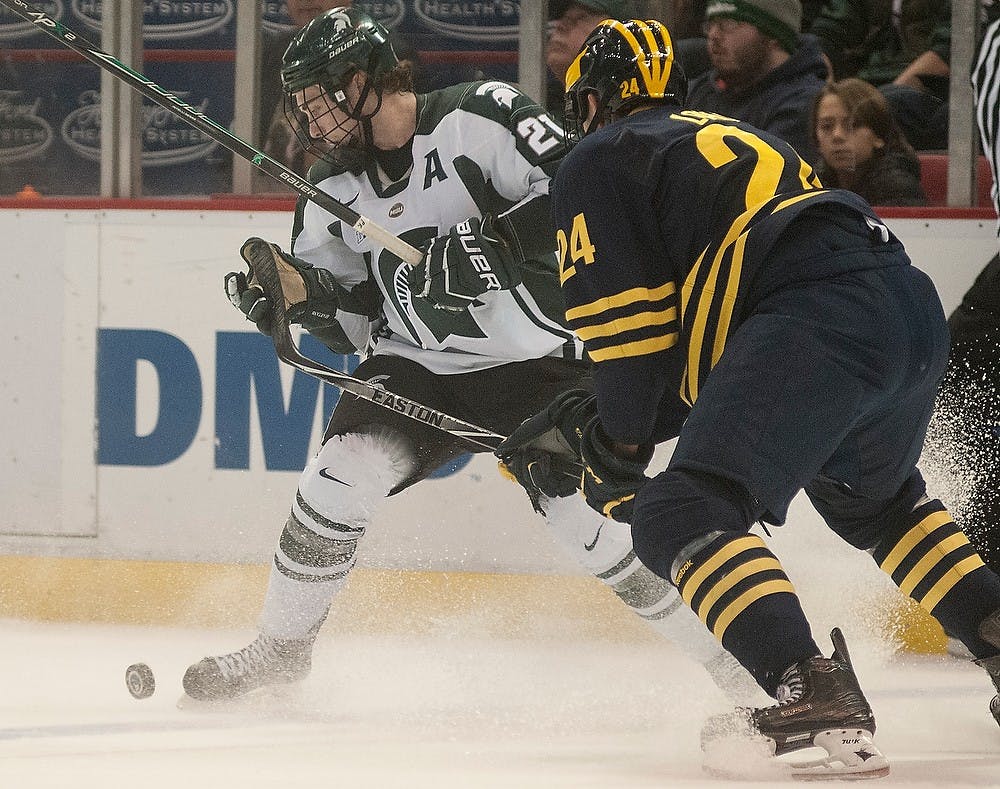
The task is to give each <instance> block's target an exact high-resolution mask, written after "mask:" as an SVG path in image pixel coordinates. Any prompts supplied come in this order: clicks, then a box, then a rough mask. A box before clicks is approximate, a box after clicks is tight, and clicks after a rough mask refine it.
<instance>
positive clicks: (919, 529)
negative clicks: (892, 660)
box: [872, 499, 1000, 658]
mask: <svg viewBox="0 0 1000 789" xmlns="http://www.w3.org/2000/svg"><path fill="white" fill-rule="evenodd" d="M872 555H873V556H874V558H875V561H876V562H877V563H878V566H879V567H881V568H882V570H883V571H884V572H885V573H886V574H888V575H889V576H890V577H891V578H892V580H893V582H894V583H895V584H896V586H898V587H899V588H900V589H901V590H902V591H903V592H905V593H906V594H907V595H909V596H910V597H911V598H913V599H914V600H916V601H917V602H918V603H919V604H920V606H921V607H922V608H924V609H925V610H926V611H928V612H930V614H931V615H932V616H933V617H934V618H935V619H937V620H938V621H939V622H940V623H941V625H942V626H943V627H944V629H945V630H946V631H947V632H948V634H949V635H951V636H954V637H955V638H958V639H959V640H960V641H961V642H962V643H963V644H965V646H966V647H968V649H969V651H970V652H972V654H973V655H975V656H976V657H978V658H984V657H992V656H993V655H995V654H996V653H997V647H996V646H995V645H994V644H991V643H989V642H987V641H984V640H983V639H982V638H981V637H980V635H979V625H980V623H982V622H983V621H984V620H985V619H986V618H987V617H988V616H990V615H991V614H992V613H994V612H995V611H997V610H998V609H1000V577H997V575H996V574H994V573H993V572H992V571H991V570H990V569H989V568H987V567H986V565H985V563H984V562H983V560H982V558H981V557H980V556H979V554H978V553H976V549H975V548H974V547H973V546H972V545H971V543H970V542H969V539H968V537H966V536H965V534H964V533H963V532H962V531H961V530H960V529H959V528H958V527H957V526H956V525H955V523H954V522H953V521H952V518H951V515H949V514H948V511H947V510H946V509H945V507H944V505H943V504H942V503H941V502H940V501H939V500H937V499H934V500H932V501H926V502H923V503H920V504H919V505H918V506H917V507H916V508H915V509H914V510H913V512H911V513H910V514H909V516H908V517H907V518H905V519H904V520H903V522H902V523H901V524H900V525H899V527H898V528H896V529H894V530H893V531H892V532H890V533H889V534H888V535H887V536H886V538H885V539H884V540H883V541H882V542H881V543H880V544H879V545H878V546H877V547H876V548H875V550H874V551H873V552H872Z"/></svg>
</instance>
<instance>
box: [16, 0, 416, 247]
mask: <svg viewBox="0 0 1000 789" xmlns="http://www.w3.org/2000/svg"><path fill="white" fill-rule="evenodd" d="M0 5H2V6H4V7H6V8H8V9H9V10H10V11H11V12H12V13H14V14H16V15H17V16H19V17H20V18H21V19H23V20H25V21H26V22H31V23H32V24H34V25H35V26H36V27H38V29H39V30H41V31H43V32H44V33H47V34H48V35H50V36H51V37H52V38H54V39H56V41H58V42H60V43H61V44H63V45H64V46H67V47H69V48H70V49H72V50H73V51H74V52H76V53H78V54H79V55H82V56H83V57H84V58H85V59H86V60H89V61H90V62H91V63H94V64H95V65H97V66H99V67H100V68H102V69H104V70H105V71H107V72H109V73H110V74H112V75H113V76H115V77H117V78H118V79H120V80H121V81H122V82H125V83H126V84H127V85H129V86H131V87H132V88H133V89H135V90H136V91H138V92H139V93H141V94H142V95H143V96H145V97H146V98H147V99H149V100H150V101H154V102H156V103H157V104H159V105H160V106H161V107H163V108H164V109H166V110H168V111H169V112H172V113H173V114H174V115H176V116H178V117H179V118H182V119H184V120H185V121H187V122H188V123H190V124H191V125H192V126H194V127H195V128H196V129H198V130H199V131H202V132H204V133H205V134H206V135H207V136H208V137H210V138H211V139H213V140H215V141H216V142H217V143H219V145H221V146H223V147H224V148H227V149H228V150H230V151H232V152H233V153H234V154H236V155H237V156H240V157H242V158H243V159H246V160H247V161H249V162H250V163H251V164H253V165H254V166H255V167H257V168H258V169H259V170H262V171H263V172H265V173H267V174H268V175H269V176H271V177H272V178H274V179H275V180H276V181H280V182H281V183H283V184H286V185H288V186H290V187H292V188H293V189H294V190H295V191H297V192H298V193H299V194H300V195H301V196H302V197H304V198H305V199H307V200H310V201H312V202H313V203H315V204H316V205H318V206H319V207H320V208H322V209H323V210H324V211H328V212H329V213H331V214H333V216H335V217H337V219H339V220H341V221H342V222H344V223H345V224H347V225H350V226H351V228H353V229H354V230H356V231H357V232H359V233H361V234H363V235H365V236H367V237H368V238H371V239H372V240H374V241H377V242H378V243H379V244H381V245H382V246H383V247H385V248H386V249H388V250H389V251H390V252H392V253H393V254H394V255H396V256H397V257H399V258H400V259H402V260H403V261H405V262H406V263H409V264H410V265H416V264H417V263H419V262H420V261H421V260H422V259H423V255H422V254H421V252H420V250H418V249H417V248H416V247H413V246H411V245H410V244H407V243H406V242H405V241H403V239H401V238H399V236H396V235H393V234H392V233H390V232H389V231H388V230H386V229H385V228H384V227H382V226H381V225H378V224H376V223H375V222H372V221H371V220H370V219H368V218H367V217H365V216H362V215H361V214H359V213H358V212H357V211H355V210H354V209H352V208H351V207H350V206H347V205H345V204H344V203H342V202H340V201H339V200H337V199H336V198H335V197H333V196H332V195H329V194H327V193H326V192H324V191H323V190H322V189H319V188H318V187H316V186H314V185H313V184H311V183H310V182H309V181H307V180H306V179H305V178H302V177H301V176H299V175H297V174H296V173H295V172H293V171H292V170H289V169H288V168H287V167H285V165H283V164H282V163H281V162H279V161H278V160H276V159H273V158H271V157H270V156H268V155H267V154H266V153H264V152H263V151H259V150H257V149H256V148H254V147H253V146H251V145H250V144H249V143H247V142H245V141H244V140H242V139H240V138H239V137H237V136H236V135H235V134H233V133H232V132H231V131H229V129H227V128H226V127H225V126H221V125H219V124H218V123H216V122H215V121H213V120H212V119H211V118H209V117H208V116H207V115H205V114H204V113H202V112H201V111H200V110H197V109H195V108H194V107H192V106H191V105H190V104H186V103H184V102H183V101H181V100H180V99H179V98H177V97H176V96H175V95H173V94H172V93H170V92H169V91H168V90H165V89H164V88H162V87H160V86H159V85H157V84H156V83H155V82H153V81H152V80H151V79H149V77H147V76H145V75H143V74H140V73H139V72H138V71H133V70H132V69H131V68H129V67H128V66H126V65H125V64H124V63H122V62H121V61H120V60H118V59H117V58H116V57H114V56H113V55H110V54H108V53H107V52H104V51H102V50H100V49H98V48H97V47H95V46H94V45H93V44H91V43H90V42H89V41H87V40H86V39H83V38H81V37H80V36H78V35H77V34H76V33H74V32H73V31H72V30H70V29H69V28H67V27H66V26H65V25H64V24H63V23H62V22H58V21H56V20H55V19H53V18H52V17H50V16H47V15H46V14H44V13H42V12H41V11H39V10H38V9H37V8H35V7H33V6H31V5H29V4H28V3H25V2H24V0H0Z"/></svg>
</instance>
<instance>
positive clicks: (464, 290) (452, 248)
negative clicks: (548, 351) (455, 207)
mask: <svg viewBox="0 0 1000 789" xmlns="http://www.w3.org/2000/svg"><path fill="white" fill-rule="evenodd" d="M422 250H423V253H424V257H423V260H421V261H420V263H418V264H417V265H416V266H414V267H413V268H412V269H410V270H409V272H408V273H407V285H408V286H409V288H410V292H411V293H412V294H413V297H414V298H416V299H424V300H426V301H427V302H428V303H430V304H432V305H434V307H436V308H437V309H443V310H451V311H453V312H459V311H461V310H465V309H468V308H469V307H470V306H471V305H472V304H473V303H474V302H475V301H476V300H477V299H478V298H479V297H480V296H483V295H485V294H487V293H489V292H490V291H500V290H510V289H511V288H513V287H515V286H517V285H518V284H519V283H520V281H521V277H520V274H519V273H518V270H517V264H516V262H515V260H514V256H513V255H512V254H511V252H510V248H509V247H508V245H507V244H506V242H504V240H503V239H502V238H501V237H500V234H499V233H497V232H496V231H495V230H494V228H493V226H492V223H491V222H490V221H489V218H487V219H486V220H485V221H484V220H481V219H479V218H478V217H473V218H472V219H467V220H466V221H464V222H459V223H458V224H457V225H455V226H454V227H453V228H452V229H451V231H450V232H449V233H448V235H446V236H440V237H438V238H432V239H431V240H430V241H428V242H427V243H426V244H424V246H423V248H422Z"/></svg>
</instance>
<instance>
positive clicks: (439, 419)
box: [0, 0, 505, 452]
mask: <svg viewBox="0 0 1000 789" xmlns="http://www.w3.org/2000/svg"><path fill="white" fill-rule="evenodd" d="M0 1H3V2H5V1H6V0H0ZM241 254H242V255H243V256H244V257H246V258H247V259H248V260H249V261H251V263H252V264H253V271H254V275H255V277H256V280H257V283H258V284H259V285H260V287H261V290H263V291H264V296H265V297H266V298H267V299H268V301H269V302H270V303H271V310H272V315H271V341H272V342H273V343H274V351H275V353H276V354H277V356H278V359H280V360H281V361H283V362H284V363H285V364H289V365H291V366H292V367H294V368H296V369H298V370H301V371H302V372H304V373H308V374H309V375H311V376H313V377H315V378H319V379H320V380H321V381H325V382H326V383H328V384H333V385H334V386H336V387H339V388H340V389H342V390H344V391H345V392H350V393H351V394H353V395H356V396H358V397H360V398H363V399H364V400H368V401H370V402H372V403H375V405H380V406H382V407H383V408H387V409H389V410H390V411H394V412H396V413H398V414H402V415H403V416H407V417H409V418H410V419H415V420H416V421H418V422H423V423H424V424H426V425H430V426H431V427H436V428H438V429H439V430H443V431H444V432H446V433H450V434H451V435H453V436H456V437H457V438H461V439H463V440H465V441H468V442H469V443H470V444H475V445H476V446H478V447H481V448H483V449H487V450H490V451H491V452H492V451H493V450H495V449H496V448H497V447H498V446H499V445H500V442H501V441H503V440H504V438H505V437H504V436H501V435H500V434H499V433H494V432H493V431H492V430H487V429H486V428H483V427H479V426H477V425H473V424H472V423H470V422H465V421H463V420H461V419H458V418H457V417H454V416H449V415H448V414H445V413H442V412H441V411H435V410H434V409H433V408H429V407H427V406H425V405H421V404H420V403H418V402H416V401H415V400H410V399H409V398H407V397H403V396H402V395H397V394H393V393H392V392H389V391H387V390H385V389H383V388H382V387H379V386H376V385H374V384H371V383H369V382H368V381H365V380H362V379H361V378H355V377H354V376H353V375H348V374H347V373H343V372H340V371H339V370H332V369H330V368H329V367H327V366H326V365H324V364H320V363H319V362H317V361H314V360H313V359H310V358H308V357H307V356H303V355H302V354H301V353H300V352H299V349H298V348H296V347H295V342H294V341H293V340H292V333H291V331H290V330H289V328H288V316H287V315H286V313H285V294H284V291H283V290H282V287H281V279H280V277H279V275H278V267H277V265H276V264H275V262H274V256H273V255H272V254H271V251H270V244H268V243H267V242H266V241H264V240H263V239H260V238H250V239H248V240H247V241H246V243H244V245H243V249H242V250H241Z"/></svg>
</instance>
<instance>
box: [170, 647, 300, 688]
mask: <svg viewBox="0 0 1000 789" xmlns="http://www.w3.org/2000/svg"><path fill="white" fill-rule="evenodd" d="M312 645H313V641H312V639H306V640H303V641H279V640H278V639H274V638H270V637H268V636H266V635H264V634H263V633H262V634H261V635H259V636H257V638H256V639H255V640H254V641H253V642H251V643H250V644H249V645H248V646H245V647H243V649H241V650H239V651H237V652H230V653H229V654H227V655H219V656H217V657H206V658H202V659H201V660H199V661H198V662H197V663H195V664H194V665H193V666H191V667H190V668H188V670H187V671H186V672H185V673H184V679H183V683H182V684H183V685H184V691H185V693H187V695H188V696H190V697H191V698H193V699H197V700H198V701H224V700H228V699H235V698H237V697H239V696H242V695H243V694H244V693H249V692H250V691H252V690H256V689H257V688H260V687H263V686H265V685H275V684H280V683H288V682H298V681H299V680H302V679H305V678H306V676H307V675H308V674H309V670H310V668H311V667H312Z"/></svg>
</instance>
